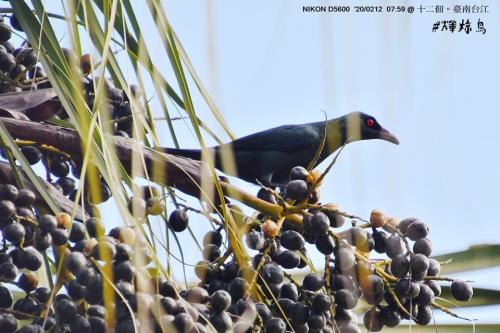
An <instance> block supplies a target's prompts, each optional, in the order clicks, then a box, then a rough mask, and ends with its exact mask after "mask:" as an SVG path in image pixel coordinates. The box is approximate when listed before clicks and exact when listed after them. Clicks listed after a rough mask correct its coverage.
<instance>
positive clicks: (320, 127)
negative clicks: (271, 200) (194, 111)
mask: <svg viewBox="0 0 500 333" xmlns="http://www.w3.org/2000/svg"><path fill="white" fill-rule="evenodd" d="M325 123H326V126H327V130H326V140H325V145H324V147H323V150H322V152H321V155H320V157H319V159H318V161H317V164H319V163H321V162H322V161H323V160H324V159H326V158H327V157H328V156H330V155H331V154H332V153H333V152H335V151H336V150H337V149H339V148H340V147H342V145H344V143H346V142H353V141H358V140H370V139H381V140H385V141H389V142H392V143H394V144H399V141H398V139H397V138H396V137H395V136H394V135H393V134H391V133H390V132H389V131H387V130H386V129H384V128H383V127H382V126H380V125H379V123H378V122H377V120H375V118H374V117H372V116H370V115H367V114H364V113H362V112H352V113H349V114H346V115H344V116H342V117H338V118H335V119H331V120H328V121H326V122H325V121H319V122H314V123H308V124H302V125H283V126H279V127H275V128H271V129H268V130H265V131H262V132H257V133H254V134H251V135H248V136H245V137H242V138H240V139H237V140H234V141H232V142H229V143H226V144H222V145H220V146H216V147H212V148H209V149H208V151H209V152H210V153H212V154H214V155H213V156H214V157H215V167H216V168H217V169H219V170H223V171H224V172H225V173H227V174H229V175H233V176H237V177H239V178H241V179H243V180H245V181H247V182H251V183H257V180H259V181H260V182H262V183H263V184H265V185H268V186H276V185H280V184H283V183H285V182H286V181H287V180H288V176H289V173H290V170H291V169H292V168H293V167H295V166H299V165H300V166H303V167H307V166H308V165H309V163H310V162H311V160H312V159H313V157H314V155H315V153H316V151H317V150H318V149H319V146H320V144H321V142H322V139H323V133H324V130H325ZM160 149H161V150H162V151H164V152H166V153H169V154H173V155H179V156H184V157H188V158H192V159H195V160H200V159H201V150H200V149H175V148H160ZM232 159H234V164H233V167H230V165H231V164H232V163H230V161H231V160H232Z"/></svg>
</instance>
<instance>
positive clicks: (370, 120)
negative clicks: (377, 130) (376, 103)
mask: <svg viewBox="0 0 500 333" xmlns="http://www.w3.org/2000/svg"><path fill="white" fill-rule="evenodd" d="M366 125H368V127H373V125H375V120H373V119H372V118H368V119H366Z"/></svg>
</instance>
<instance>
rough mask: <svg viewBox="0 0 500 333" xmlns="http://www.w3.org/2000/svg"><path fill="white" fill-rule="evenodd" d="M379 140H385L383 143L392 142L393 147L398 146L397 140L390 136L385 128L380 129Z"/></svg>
mask: <svg viewBox="0 0 500 333" xmlns="http://www.w3.org/2000/svg"><path fill="white" fill-rule="evenodd" d="M379 139H382V140H385V141H389V142H392V143H394V144H395V145H399V140H398V138H396V137H395V136H394V134H392V133H391V132H389V131H388V130H386V129H385V128H382V129H381V130H380V132H379Z"/></svg>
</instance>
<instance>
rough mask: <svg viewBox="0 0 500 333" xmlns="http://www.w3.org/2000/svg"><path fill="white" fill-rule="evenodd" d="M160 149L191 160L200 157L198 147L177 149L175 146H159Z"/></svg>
mask: <svg viewBox="0 0 500 333" xmlns="http://www.w3.org/2000/svg"><path fill="white" fill-rule="evenodd" d="M161 151H163V152H164V153H167V154H172V155H177V156H183V157H187V158H191V159H193V160H198V161H199V160H200V159H201V150H199V149H177V148H161Z"/></svg>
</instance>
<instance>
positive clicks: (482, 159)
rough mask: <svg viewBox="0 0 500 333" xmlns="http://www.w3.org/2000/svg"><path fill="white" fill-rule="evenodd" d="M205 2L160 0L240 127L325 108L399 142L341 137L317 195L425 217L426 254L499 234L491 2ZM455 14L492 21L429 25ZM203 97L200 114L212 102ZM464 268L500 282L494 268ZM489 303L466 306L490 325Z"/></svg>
mask: <svg viewBox="0 0 500 333" xmlns="http://www.w3.org/2000/svg"><path fill="white" fill-rule="evenodd" d="M207 3H210V4H211V5H210V6H208V5H207ZM207 3H205V2H204V1H192V2H191V3H190V5H189V6H186V5H185V2H183V1H168V2H167V3H166V8H167V13H168V15H169V17H170V20H171V23H172V25H173V26H174V28H175V30H176V32H177V34H178V35H179V38H180V39H181V41H182V43H183V45H184V47H185V48H186V50H187V53H188V54H189V56H190V58H191V61H192V62H193V64H194V66H195V68H196V69H197V71H198V73H199V75H200V77H201V79H202V81H203V82H204V83H205V84H206V86H207V88H208V90H209V91H210V93H211V96H212V97H213V98H214V99H215V101H216V104H217V106H218V107H219V108H220V110H221V111H222V112H223V114H224V116H225V119H226V120H227V121H228V123H229V124H230V126H231V128H232V129H233V131H234V132H235V133H237V135H238V136H243V135H246V134H250V133H252V132H255V131H259V130H263V129H267V128H270V127H274V126H277V125H280V124H284V123H302V122H309V121H317V120H321V119H323V115H322V112H321V110H325V111H326V112H327V114H328V116H329V117H336V116H339V115H342V114H345V113H348V112H351V111H357V110H360V111H363V112H366V113H369V114H372V115H374V116H375V117H376V118H377V119H378V120H379V122H380V123H381V124H382V125H383V126H385V127H386V128H388V129H389V130H390V131H392V132H393V133H394V134H396V135H397V136H398V138H399V139H400V141H401V144H400V145H399V146H394V145H390V144H387V143H385V142H381V141H370V142H361V143H354V144H352V145H349V146H348V147H347V149H345V151H344V152H343V153H342V155H341V157H340V159H339V160H338V162H337V165H336V166H335V167H334V169H333V171H332V172H331V174H330V175H329V176H328V177H327V178H326V181H325V183H324V185H323V187H322V198H323V201H324V202H330V201H331V202H335V203H338V204H339V205H340V206H341V207H342V208H343V209H345V210H346V211H349V212H351V213H354V214H357V215H361V216H369V213H370V211H371V209H373V208H379V209H382V210H383V211H385V212H386V213H387V214H389V215H392V216H396V217H399V218H404V217H407V216H418V217H420V218H421V219H422V220H424V221H425V222H427V223H428V224H429V226H430V231H431V233H430V237H431V239H432V240H433V245H434V253H446V252H451V251H455V250H462V249H466V248H467V247H468V246H470V245H473V244H478V243H498V241H499V239H500V229H499V227H498V223H499V218H498V212H497V209H498V207H499V206H498V198H499V197H500V176H499V173H498V170H499V169H500V159H499V156H498V153H497V152H498V144H499V139H498V127H499V124H500V117H499V112H498V97H497V95H498V92H497V87H498V83H497V80H498V77H500V66H499V65H498V59H499V58H500V49H499V47H498V40H499V37H500V36H499V28H500V24H499V20H498V17H499V12H498V11H499V9H500V8H499V7H498V5H497V4H496V3H493V2H485V3H484V4H488V5H490V8H489V10H490V13H488V14H480V15H477V14H475V15H474V14H436V13H422V14H419V13H414V14H412V15H409V14H408V13H404V14H394V13H392V14H387V13H383V14H373V13H372V14H360V13H350V14H328V13H326V14H319V13H316V14H310V13H308V14H306V13H303V12H302V5H306V4H311V3H320V2H311V1H252V2H249V1H247V2H238V4H236V3H234V2H228V1H211V2H207ZM324 3H327V4H329V3H328V2H324ZM352 3H353V4H354V3H359V4H366V3H365V2H360V1H357V2H356V1H355V2H352ZM405 3H408V2H405ZM448 3H449V4H450V5H453V4H454V3H452V2H448ZM410 4H412V5H414V6H415V7H417V6H418V5H420V4H423V5H432V4H435V2H434V3H433V2H428V1H422V2H419V3H410ZM453 19H455V20H457V21H461V19H470V20H471V22H472V23H473V29H474V30H475V28H476V27H475V26H474V25H475V24H476V22H477V20H478V19H481V21H483V22H484V24H485V27H486V29H487V32H486V34H484V35H482V34H478V33H475V32H474V30H473V32H471V33H470V34H469V35H467V34H463V33H460V34H458V33H454V34H451V33H449V32H448V33H447V32H434V33H433V32H432V31H431V29H432V24H433V23H434V22H435V21H437V20H453ZM197 101H198V104H197V105H198V108H197V110H198V112H201V113H203V112H206V106H205V105H204V103H203V102H202V101H201V99H199V98H197ZM187 137H189V135H188V136H187ZM166 142H168V140H167V141H166ZM183 146H184V147H195V146H196V143H195V142H194V141H189V140H187V141H186V143H185V144H183ZM327 163H328V162H326V163H323V164H322V165H321V167H322V168H323V169H324V168H325V167H326V165H327ZM240 184H241V186H243V187H245V188H247V189H248V190H250V191H256V189H255V187H252V186H248V185H246V184H243V183H240ZM320 261H321V258H318V262H320ZM462 277H464V278H465V277H466V278H468V279H471V280H474V281H476V285H480V286H487V287H496V288H498V287H500V285H499V284H498V282H495V281H498V278H499V277H500V273H499V272H498V270H486V271H485V270H483V271H480V272H477V273H472V272H470V273H466V274H463V276H462ZM491 311H494V310H491ZM491 311H490V312H488V311H485V310H484V309H478V310H464V311H463V312H462V313H463V314H465V315H469V316H473V317H476V318H479V319H480V320H481V321H483V322H484V321H488V320H492V318H493V317H492V313H493V312H491ZM439 320H440V321H438V322H444V321H449V318H443V317H442V316H440V317H439ZM454 322H456V321H454Z"/></svg>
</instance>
